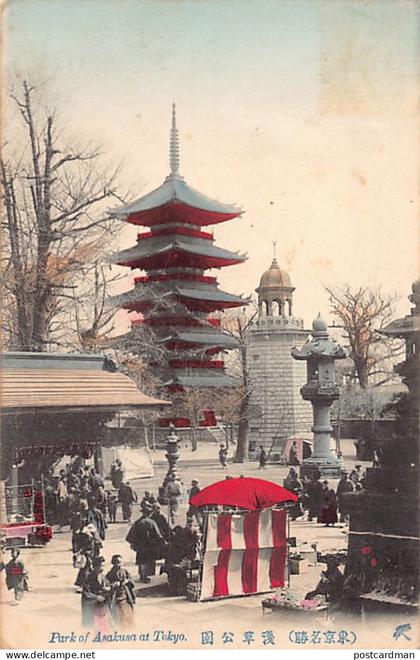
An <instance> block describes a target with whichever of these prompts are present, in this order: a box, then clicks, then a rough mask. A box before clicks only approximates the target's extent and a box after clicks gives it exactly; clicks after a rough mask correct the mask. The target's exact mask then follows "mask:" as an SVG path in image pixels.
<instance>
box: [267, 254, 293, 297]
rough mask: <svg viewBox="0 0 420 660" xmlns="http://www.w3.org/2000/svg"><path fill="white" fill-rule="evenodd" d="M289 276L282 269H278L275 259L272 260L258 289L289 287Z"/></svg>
mask: <svg viewBox="0 0 420 660" xmlns="http://www.w3.org/2000/svg"><path fill="white" fill-rule="evenodd" d="M291 286H292V283H291V281H290V277H289V274H288V273H286V271H285V270H284V269H283V268H280V266H279V264H278V262H277V259H275V258H274V259H273V261H272V263H271V266H270V268H269V269H268V270H266V271H265V272H264V273H263V275H262V277H261V280H260V286H259V288H260V289H262V288H264V289H273V288H277V287H291Z"/></svg>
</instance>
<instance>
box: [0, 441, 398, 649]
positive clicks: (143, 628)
mask: <svg viewBox="0 0 420 660" xmlns="http://www.w3.org/2000/svg"><path fill="white" fill-rule="evenodd" d="M348 448H349V451H351V444H350V443H349V444H348ZM215 452H217V448H216V449H214V450H213V452H212V454H213V455H212V456H211V454H210V453H209V451H201V452H197V455H196V456H194V458H192V457H191V454H190V452H189V451H188V452H187V450H185V451H183V452H182V454H181V458H180V461H179V471H180V474H181V476H182V478H183V481H184V483H185V484H187V485H189V484H190V481H191V479H192V478H199V479H200V483H201V485H202V486H205V485H207V484H209V483H212V482H213V481H216V480H218V479H219V478H224V477H225V476H226V474H231V475H232V476H239V475H240V474H244V475H245V476H261V477H264V478H266V479H269V480H273V481H277V482H278V483H282V481H283V478H284V477H285V475H286V473H287V468H284V467H277V466H269V467H268V468H267V469H266V470H258V466H257V465H256V464H255V463H247V464H245V465H229V467H228V469H226V470H223V469H222V468H221V467H220V466H219V465H218V464H217V463H216V462H215V460H214V453H215ZM162 458H163V453H161V455H157V456H156V457H155V459H156V462H155V465H156V474H155V476H154V477H153V478H152V479H147V480H141V481H140V480H137V481H134V482H132V485H133V486H134V487H135V489H136V490H137V492H138V494H139V496H141V495H142V493H143V491H144V490H151V491H153V492H156V491H157V487H158V485H160V483H161V482H162V479H163V476H164V474H165V472H166V461H165V463H164V462H163V461H162V460H161V459H162ZM345 460H346V465H347V467H351V465H352V464H353V463H354V458H353V457H351V456H350V455H349V456H345ZM185 511H186V504H184V506H183V508H182V510H181V514H180V522H183V521H184V520H185ZM120 515H121V514H120V513H119V516H120ZM127 531H128V524H127V523H122V522H117V523H116V524H114V525H110V526H109V528H108V531H107V539H106V541H105V544H104V550H103V555H104V557H105V559H106V560H107V565H109V560H110V558H111V556H112V555H113V554H115V553H116V552H118V553H121V554H122V555H123V556H124V559H125V561H126V565H127V567H128V568H129V570H130V571H131V572H132V575H133V576H136V575H137V571H136V567H135V564H134V553H133V552H132V551H131V550H130V548H129V547H128V544H127V543H126V542H125V540H124V538H125V536H126V534H127ZM291 535H292V536H296V537H297V539H298V543H299V544H305V543H306V544H308V547H309V545H310V544H311V543H312V542H314V541H316V542H317V544H318V549H320V550H324V551H326V550H332V549H340V548H345V547H346V545H347V528H344V527H340V526H336V527H334V528H331V527H328V528H326V527H323V526H321V525H318V524H316V523H309V522H306V521H296V522H292V523H291ZM22 557H23V559H24V561H25V564H26V565H27V567H28V570H29V574H30V587H31V591H30V592H29V593H27V594H25V598H24V599H23V601H22V602H21V603H20V604H19V605H18V606H16V605H15V603H14V601H13V598H12V596H11V594H10V593H8V592H7V591H6V589H5V588H4V578H2V591H1V601H0V603H1V606H2V607H3V612H4V613H5V620H6V622H7V623H6V626H4V627H3V630H2V633H3V637H4V640H3V645H4V646H6V647H7V646H11V647H14V648H20V647H38V648H43V647H45V648H47V647H52V644H51V643H49V640H51V639H52V633H53V632H56V633H60V634H61V635H63V636H66V635H68V636H69V635H70V634H71V633H72V632H73V633H75V634H76V639H77V638H78V635H81V634H82V633H83V631H82V629H81V621H80V595H79V594H77V593H76V592H75V588H74V586H73V583H74V580H75V577H76V570H75V569H73V567H72V561H71V558H72V553H71V549H70V533H69V532H68V531H64V532H61V533H55V534H54V538H53V540H52V541H51V542H50V543H49V544H48V545H47V547H45V548H42V549H24V550H23V551H22ZM322 568H323V566H322V565H318V566H309V568H308V571H307V572H306V573H304V574H303V575H296V576H295V575H293V576H291V578H290V580H291V584H290V586H291V589H292V590H293V591H294V593H296V595H297V596H299V597H301V596H304V594H305V593H306V592H307V591H308V590H309V589H311V588H313V587H314V585H315V584H316V583H317V581H318V578H319V574H320V571H321V570H322ZM3 575H4V574H3ZM137 587H138V599H137V605H136V611H135V624H136V625H135V629H134V631H132V632H134V634H135V635H136V642H135V643H134V642H133V641H132V642H127V647H131V648H133V644H134V645H135V646H137V647H142V646H143V647H152V648H154V647H157V646H158V647H159V648H164V647H166V646H168V647H172V646H173V645H174V640H175V639H176V638H175V637H174V635H184V636H185V640H182V639H179V640H178V642H177V647H183V648H185V647H200V648H201V633H202V632H205V631H212V632H213V635H214V637H213V642H214V646H223V644H222V635H223V633H224V632H233V633H234V642H233V643H228V646H229V645H230V646H236V647H239V648H248V644H247V643H246V642H244V641H243V636H244V633H245V632H247V631H253V632H254V638H255V641H251V642H250V644H249V647H250V648H254V647H255V648H257V647H260V648H261V647H262V646H264V644H263V637H262V636H261V635H262V632H264V631H267V630H269V631H273V634H274V636H275V639H276V645H277V646H280V647H286V646H291V647H296V644H294V643H291V642H290V641H289V639H288V635H289V633H290V631H291V630H297V629H298V630H307V631H313V630H320V631H324V632H326V631H328V630H335V631H338V630H342V629H345V630H355V629H357V635H358V637H359V639H360V640H362V639H363V638H367V637H366V636H367V635H369V634H371V633H372V630H373V628H374V627H375V625H376V624H374V623H373V622H371V621H370V622H369V625H368V627H367V628H366V627H363V626H361V622H360V621H352V620H348V619H345V618H344V619H343V617H339V618H337V616H335V617H333V618H330V619H328V620H326V619H325V618H324V617H321V616H320V615H318V616H317V618H316V619H313V618H312V617H313V615H309V614H305V615H304V616H305V619H304V620H299V621H298V622H296V621H295V620H294V618H293V617H290V616H288V615H286V616H285V615H284V614H282V615H280V614H271V613H270V614H265V615H264V616H263V614H262V608H261V601H262V599H263V596H261V595H259V596H252V597H246V598H234V599H227V600H220V601H213V602H206V603H192V602H189V601H187V600H185V599H184V598H179V597H171V596H169V595H168V594H167V590H166V579H165V576H156V577H155V578H153V579H152V583H151V585H140V584H139V583H138V584H137ZM300 616H302V615H300ZM381 625H382V626H383V622H382V623H381ZM392 625H393V626H394V628H395V622H393V623H392ZM297 626H298V627H297ZM394 628H392V629H394ZM23 631H25V632H24V633H23ZM156 631H164V633H165V634H167V633H168V632H169V631H170V632H171V635H170V639H169V640H166V641H165V640H163V639H162V637H163V633H158V632H156ZM92 634H95V633H92ZM378 634H379V633H378ZM336 636H337V635H336ZM155 637H157V638H158V640H157V641H153V640H154V638H155ZM292 637H293V636H292ZM387 637H390V639H388V638H387V639H386V640H385V642H383V640H382V646H389V645H390V644H391V642H392V635H391V636H389V635H388V636H387ZM63 639H64V637H63ZM90 639H91V640H92V637H91V638H90ZM381 639H382V638H381V637H380V636H379V637H378V640H381ZM66 644H68V645H69V646H70V647H72V648H76V647H79V646H82V645H83V644H81V643H79V642H78V641H75V642H73V641H70V638H69V639H67V642H65V645H66ZM380 645H381V644H380V643H379V641H378V642H376V643H375V644H374V646H380ZM59 646H60V645H59V644H56V645H55V646H54V648H55V649H56V650H58V647H59ZM88 646H89V640H88ZM267 646H271V645H267ZM104 647H109V648H115V642H108V643H105V644H104ZM223 647H224V648H226V647H225V646H223ZM330 647H331V645H330V646H329V648H330ZM60 648H62V647H61V646H60ZM271 648H272V647H271Z"/></svg>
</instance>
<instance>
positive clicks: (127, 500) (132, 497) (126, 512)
mask: <svg viewBox="0 0 420 660" xmlns="http://www.w3.org/2000/svg"><path fill="white" fill-rule="evenodd" d="M118 501H119V502H120V503H121V506H122V514H123V520H124V521H126V520H127V521H128V522H131V517H132V515H133V504H134V503H135V502H137V493H136V492H135V491H134V490H133V489H132V487H131V486H130V482H129V481H127V483H126V484H124V483H122V484H121V486H120V488H119V490H118Z"/></svg>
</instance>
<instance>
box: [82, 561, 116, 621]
mask: <svg viewBox="0 0 420 660" xmlns="http://www.w3.org/2000/svg"><path fill="white" fill-rule="evenodd" d="M104 562H105V559H104V558H103V557H95V559H94V560H93V566H92V571H91V572H90V573H89V575H88V576H87V579H86V582H85V585H84V587H83V591H82V625H83V626H85V627H87V628H93V627H94V628H95V630H98V631H100V632H102V633H109V632H111V624H112V627H114V622H113V620H112V617H111V612H110V603H111V594H112V587H111V585H110V583H109V581H108V580H107V578H106V577H105V575H104V572H103V571H104V568H103V565H104Z"/></svg>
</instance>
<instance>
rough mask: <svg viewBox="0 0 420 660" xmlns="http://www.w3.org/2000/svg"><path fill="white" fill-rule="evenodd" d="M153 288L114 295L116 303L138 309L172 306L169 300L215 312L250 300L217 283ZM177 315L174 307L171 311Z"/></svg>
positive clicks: (136, 288)
mask: <svg viewBox="0 0 420 660" xmlns="http://www.w3.org/2000/svg"><path fill="white" fill-rule="evenodd" d="M152 286H153V285H150V287H141V285H140V287H141V288H139V287H138V286H136V287H134V289H132V290H131V291H129V292H128V293H124V294H121V295H120V296H117V297H116V298H114V299H113V300H114V303H116V304H118V305H121V306H122V307H123V308H124V309H129V310H132V311H137V312H145V311H150V310H158V309H162V311H163V310H165V309H167V308H168V304H169V301H178V302H181V303H182V304H183V305H185V307H187V309H189V310H190V311H197V312H214V311H216V310H220V309H228V308H232V307H240V306H242V305H244V304H245V303H246V302H248V301H247V300H244V299H243V298H241V297H240V296H235V295H232V294H230V293H225V292H224V291H220V290H219V289H217V288H216V287H214V286H209V285H204V287H203V286H202V285H200V286H201V288H199V287H197V288H194V289H193V288H186V287H183V286H179V285H178V283H174V286H173V287H171V288H170V289H166V290H165V289H164V288H163V287H159V286H158V285H157V286H155V287H154V288H152ZM170 311H171V314H173V312H174V310H173V309H172V310H170Z"/></svg>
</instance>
